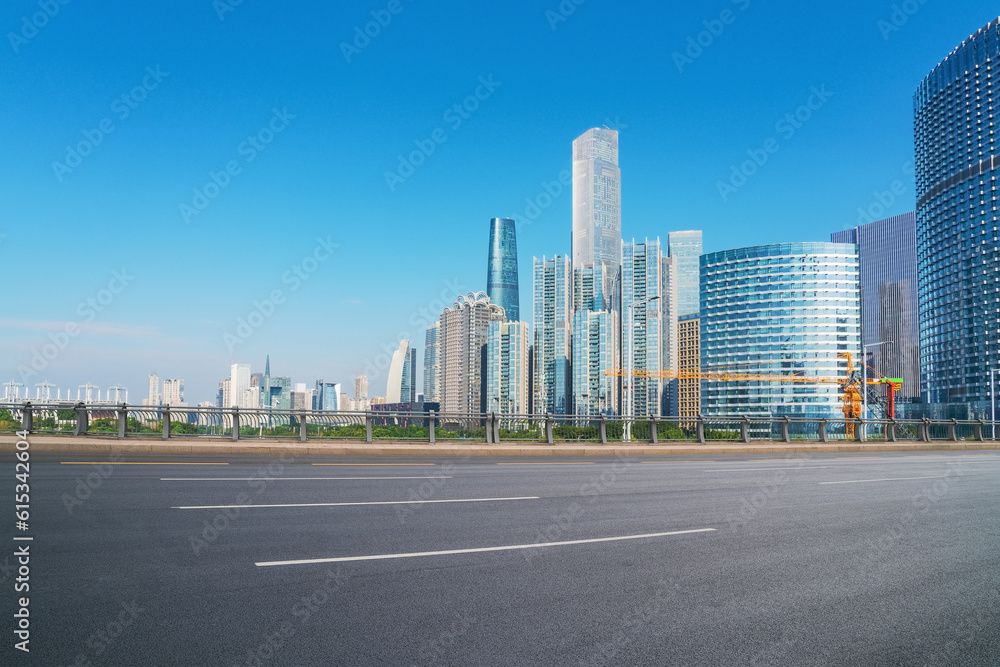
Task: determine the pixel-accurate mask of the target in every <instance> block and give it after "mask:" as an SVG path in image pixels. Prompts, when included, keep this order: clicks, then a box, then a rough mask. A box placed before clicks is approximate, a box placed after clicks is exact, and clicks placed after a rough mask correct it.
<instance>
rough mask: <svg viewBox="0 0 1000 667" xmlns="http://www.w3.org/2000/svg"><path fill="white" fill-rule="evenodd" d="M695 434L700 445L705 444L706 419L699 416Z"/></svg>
mask: <svg viewBox="0 0 1000 667" xmlns="http://www.w3.org/2000/svg"><path fill="white" fill-rule="evenodd" d="M695 432H696V433H697V435H698V444H701V445H704V444H705V418H704V417H703V416H701V415H698V423H697V425H696V426H695Z"/></svg>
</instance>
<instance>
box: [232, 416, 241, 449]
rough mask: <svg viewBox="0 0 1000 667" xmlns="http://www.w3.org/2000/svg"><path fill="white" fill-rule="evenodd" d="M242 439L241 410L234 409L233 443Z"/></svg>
mask: <svg viewBox="0 0 1000 667" xmlns="http://www.w3.org/2000/svg"><path fill="white" fill-rule="evenodd" d="M239 439H240V409H239V408H233V442H236V441H237V440H239Z"/></svg>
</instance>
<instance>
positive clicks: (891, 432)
mask: <svg viewBox="0 0 1000 667" xmlns="http://www.w3.org/2000/svg"><path fill="white" fill-rule="evenodd" d="M885 440H886V442H896V420H895V419H890V420H889V421H887V422H886V423H885Z"/></svg>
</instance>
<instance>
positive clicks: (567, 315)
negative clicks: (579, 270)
mask: <svg viewBox="0 0 1000 667" xmlns="http://www.w3.org/2000/svg"><path fill="white" fill-rule="evenodd" d="M533 273H534V280H533V284H532V293H533V296H534V298H533V302H532V304H533V309H534V321H533V324H534V331H535V333H534V339H533V342H532V346H533V348H534V350H533V352H534V360H533V362H532V366H533V368H532V371H533V375H532V398H531V401H532V409H533V410H534V411H535V414H545V413H548V412H551V413H552V414H558V415H563V414H568V413H569V412H570V411H571V410H572V407H573V406H572V402H573V395H572V391H573V385H572V382H573V374H572V360H573V285H572V277H573V276H572V274H573V272H572V268H571V264H570V260H569V257H566V256H565V255H564V256H558V255H557V256H556V257H553V258H552V259H546V258H545V257H542V258H541V259H539V258H537V257H535V258H534V272H533Z"/></svg>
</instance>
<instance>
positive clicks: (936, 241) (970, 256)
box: [913, 19, 1000, 418]
mask: <svg viewBox="0 0 1000 667" xmlns="http://www.w3.org/2000/svg"><path fill="white" fill-rule="evenodd" d="M998 57H1000V19H997V20H994V21H992V22H990V23H989V24H988V25H986V26H985V27H983V28H982V29H980V30H979V31H978V32H976V33H975V34H974V35H972V36H971V37H969V39H967V40H966V41H964V42H962V44H961V45H959V46H958V48H956V49H955V50H954V51H953V52H952V53H951V54H950V55H949V56H948V57H947V58H945V59H944V60H943V61H942V62H941V63H940V64H939V65H938V66H937V67H935V68H934V69H933V70H932V71H931V73H930V74H928V75H927V78H926V79H924V81H923V82H922V83H921V84H920V86H919V87H918V88H917V91H916V93H915V94H914V100H913V101H914V105H913V106H914V148H915V164H916V181H917V221H916V233H917V285H918V287H917V289H918V301H919V313H920V317H919V321H920V369H921V387H922V390H923V395H924V396H923V398H924V402H925V403H929V404H931V405H930V406H929V407H930V408H931V414H930V415H929V416H940V417H956V418H966V417H986V418H988V417H989V414H990V412H989V411H990V374H989V371H990V370H991V369H996V368H997V367H998V361H1000V360H998V353H1000V278H998V277H997V276H998V275H1000V245H998V227H1000V223H998V206H1000V199H998V185H1000V179H998V176H1000V144H998V140H997V136H996V134H995V132H996V127H995V123H996V122H997V121H998V120H1000V82H995V81H994V78H993V74H994V73H996V74H1000V67H998V62H1000V61H998Z"/></svg>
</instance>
